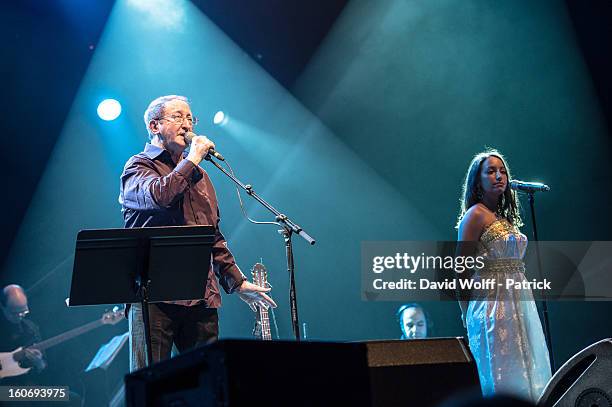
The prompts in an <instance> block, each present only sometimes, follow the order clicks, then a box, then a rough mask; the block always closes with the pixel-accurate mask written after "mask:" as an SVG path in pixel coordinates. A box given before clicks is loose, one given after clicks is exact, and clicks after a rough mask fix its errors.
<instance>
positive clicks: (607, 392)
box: [538, 338, 612, 407]
mask: <svg viewBox="0 0 612 407" xmlns="http://www.w3.org/2000/svg"><path fill="white" fill-rule="evenodd" d="M538 406H539V407H612V338H608V339H604V340H601V341H599V342H596V343H594V344H592V345H590V346H588V347H587V348H585V349H583V350H582V351H580V352H578V353H577V354H576V355H574V356H573V357H572V358H571V359H570V360H568V361H567V362H566V363H565V364H564V365H563V366H561V368H560V369H559V370H558V371H557V372H556V373H555V374H554V376H553V377H552V379H550V381H549V382H548V384H547V385H546V388H545V389H544V392H543V393H542V396H541V397H540V400H539V401H538Z"/></svg>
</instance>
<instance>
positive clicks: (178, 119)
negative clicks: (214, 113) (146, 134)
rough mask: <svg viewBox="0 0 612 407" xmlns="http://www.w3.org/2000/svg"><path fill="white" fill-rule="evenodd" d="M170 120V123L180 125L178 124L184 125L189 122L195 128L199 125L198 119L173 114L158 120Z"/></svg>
mask: <svg viewBox="0 0 612 407" xmlns="http://www.w3.org/2000/svg"><path fill="white" fill-rule="evenodd" d="M164 119H165V120H168V121H169V122H173V123H178V124H183V122H184V121H185V120H187V121H188V122H189V124H190V125H192V126H195V125H197V124H198V118H197V117H191V116H182V115H180V114H173V115H170V116H164V117H160V118H159V119H157V120H164Z"/></svg>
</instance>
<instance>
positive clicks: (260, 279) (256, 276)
mask: <svg viewBox="0 0 612 407" xmlns="http://www.w3.org/2000/svg"><path fill="white" fill-rule="evenodd" d="M251 274H252V275H253V284H255V285H258V286H260V287H264V288H267V287H268V270H266V266H264V265H263V264H261V263H255V265H254V266H253V268H252V269H251Z"/></svg>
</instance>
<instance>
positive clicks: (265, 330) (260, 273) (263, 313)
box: [251, 263, 272, 341]
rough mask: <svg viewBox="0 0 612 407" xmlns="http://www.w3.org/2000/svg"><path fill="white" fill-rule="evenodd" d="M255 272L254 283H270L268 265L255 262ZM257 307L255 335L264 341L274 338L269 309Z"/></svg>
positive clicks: (261, 284)
mask: <svg viewBox="0 0 612 407" xmlns="http://www.w3.org/2000/svg"><path fill="white" fill-rule="evenodd" d="M251 274H253V284H255V285H258V286H260V287H264V288H267V287H269V286H270V285H269V284H268V271H267V270H266V267H265V266H264V265H263V264H261V263H255V265H254V266H253V268H252V269H251ZM256 307H257V312H256V315H257V319H256V321H255V328H253V336H255V337H256V338H258V339H261V340H264V341H271V340H272V333H271V331H270V318H269V317H268V310H267V309H265V308H263V307H260V306H259V305H256Z"/></svg>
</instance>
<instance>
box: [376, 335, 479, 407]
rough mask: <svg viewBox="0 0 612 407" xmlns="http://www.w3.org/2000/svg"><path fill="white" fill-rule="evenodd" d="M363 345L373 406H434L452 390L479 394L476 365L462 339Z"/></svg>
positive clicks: (452, 392)
mask: <svg viewBox="0 0 612 407" xmlns="http://www.w3.org/2000/svg"><path fill="white" fill-rule="evenodd" d="M365 344H366V347H367V358H368V366H369V369H370V386H371V393H372V405H373V406H377V407H383V406H384V407H387V406H420V407H425V406H435V405H437V404H438V403H439V402H440V401H442V400H444V399H447V398H448V397H450V396H452V395H454V394H456V393H460V392H461V393H463V392H466V393H469V392H473V393H476V394H480V382H479V380H478V371H477V369H476V364H475V362H474V358H473V357H472V354H471V352H470V351H469V348H468V346H467V343H466V342H465V340H464V339H463V338H429V339H413V340H403V341H400V340H394V341H371V342H365Z"/></svg>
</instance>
